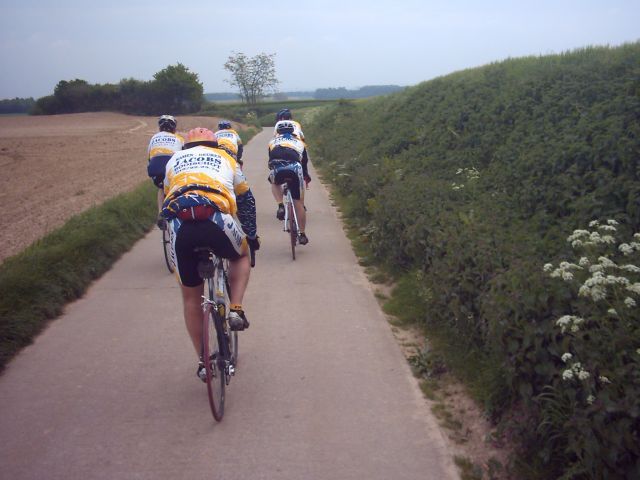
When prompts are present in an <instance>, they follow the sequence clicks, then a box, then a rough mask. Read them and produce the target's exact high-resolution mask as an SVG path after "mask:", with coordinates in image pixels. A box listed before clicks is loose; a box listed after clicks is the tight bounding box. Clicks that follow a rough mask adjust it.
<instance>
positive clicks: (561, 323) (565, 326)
mask: <svg viewBox="0 0 640 480" xmlns="http://www.w3.org/2000/svg"><path fill="white" fill-rule="evenodd" d="M583 323H584V318H582V317H578V316H576V315H563V316H562V317H560V318H559V319H558V320H556V325H557V326H558V327H560V330H562V333H565V332H566V331H567V330H569V331H571V332H572V333H576V332H578V331H580V325H582V324H583ZM565 355H566V354H565ZM569 355H570V354H569ZM563 361H564V362H565V363H566V360H564V355H563Z"/></svg>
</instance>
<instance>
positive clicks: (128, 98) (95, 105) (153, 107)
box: [31, 63, 204, 115]
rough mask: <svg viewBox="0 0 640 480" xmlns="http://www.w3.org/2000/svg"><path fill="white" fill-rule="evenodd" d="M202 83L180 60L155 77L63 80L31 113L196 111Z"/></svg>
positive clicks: (200, 97)
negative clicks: (103, 81) (117, 80)
mask: <svg viewBox="0 0 640 480" xmlns="http://www.w3.org/2000/svg"><path fill="white" fill-rule="evenodd" d="M203 101H204V98H203V87H202V83H201V82H200V81H199V80H198V75H197V74H196V73H193V72H190V71H189V69H188V68H186V67H185V66H184V65H182V64H180V63H178V64H176V65H170V66H168V67H167V68H165V69H163V70H161V71H159V72H157V73H156V74H155V75H154V76H153V80H150V81H141V80H136V79H133V78H128V79H123V80H121V81H120V83H118V84H103V85H101V84H90V83H88V82H87V81H85V80H81V79H75V80H71V81H66V80H62V81H60V82H58V84H57V85H56V87H55V89H54V91H53V95H49V96H46V97H42V98H39V99H38V100H37V101H36V102H35V105H34V106H33V108H32V109H31V113H33V114H36V115H49V114H57V113H77V112H95V111H119V112H124V113H130V114H138V115H160V114H162V113H165V112H171V113H173V114H186V113H193V112H197V111H199V110H200V108H201V106H202V103H203Z"/></svg>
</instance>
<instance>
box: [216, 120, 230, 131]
mask: <svg viewBox="0 0 640 480" xmlns="http://www.w3.org/2000/svg"><path fill="white" fill-rule="evenodd" d="M218 128H219V129H220V130H229V129H230V128H231V122H230V121H229V120H220V121H219V122H218Z"/></svg>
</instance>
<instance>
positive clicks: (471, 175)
mask: <svg viewBox="0 0 640 480" xmlns="http://www.w3.org/2000/svg"><path fill="white" fill-rule="evenodd" d="M463 173H464V175H465V177H467V180H477V179H479V178H480V172H479V171H478V169H477V168H476V167H471V168H459V169H458V170H457V171H456V175H461V174H463Z"/></svg>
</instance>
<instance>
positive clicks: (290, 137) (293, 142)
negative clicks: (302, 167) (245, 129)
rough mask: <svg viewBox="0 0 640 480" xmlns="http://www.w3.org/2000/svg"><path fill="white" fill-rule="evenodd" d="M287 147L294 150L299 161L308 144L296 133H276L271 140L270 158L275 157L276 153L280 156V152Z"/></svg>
mask: <svg viewBox="0 0 640 480" xmlns="http://www.w3.org/2000/svg"><path fill="white" fill-rule="evenodd" d="M285 148H286V149H290V150H294V151H295V152H296V153H297V157H298V158H297V159H296V161H298V162H299V161H301V160H302V154H303V153H304V150H305V148H306V145H305V144H304V142H303V141H302V140H300V139H299V138H298V137H296V136H295V135H294V134H290V133H285V134H282V135H276V136H275V137H273V138H272V139H271V140H270V141H269V158H274V154H275V155H276V156H278V154H279V152H281V151H282V149H285ZM282 158H284V157H282Z"/></svg>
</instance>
